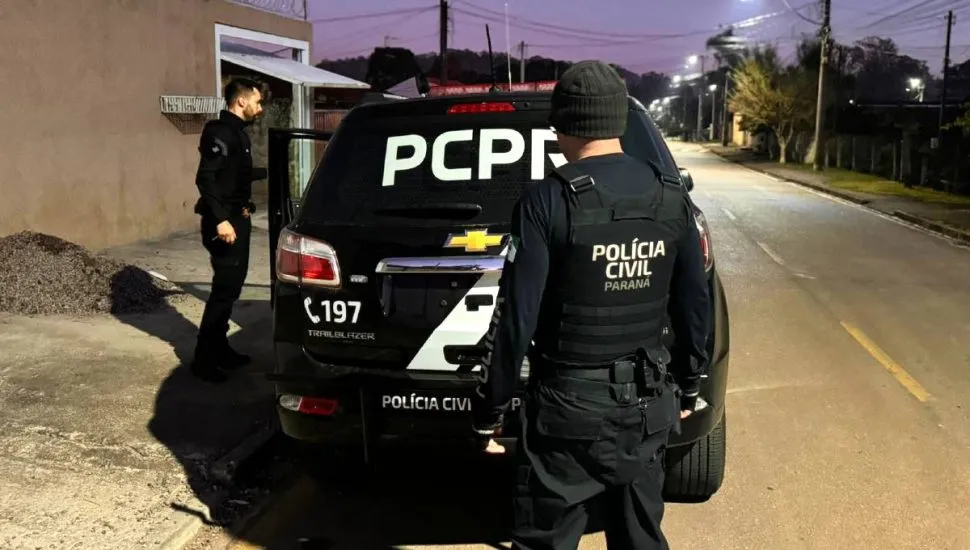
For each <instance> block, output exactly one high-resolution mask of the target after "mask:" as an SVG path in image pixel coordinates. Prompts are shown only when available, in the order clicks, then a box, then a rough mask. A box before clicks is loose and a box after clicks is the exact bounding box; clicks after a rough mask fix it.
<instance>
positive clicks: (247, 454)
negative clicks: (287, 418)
mask: <svg viewBox="0 0 970 550" xmlns="http://www.w3.org/2000/svg"><path fill="white" fill-rule="evenodd" d="M280 433H281V432H280V430H279V427H278V426H277V425H275V424H274V425H271V426H269V427H267V428H263V429H261V430H259V431H258V432H255V433H253V434H251V435H249V436H248V437H246V438H245V439H243V440H242V441H241V442H240V443H239V444H238V445H236V446H235V447H234V448H233V449H232V450H230V451H229V452H228V453H226V455H225V456H223V457H222V458H220V459H219V460H217V461H216V462H214V463H213V464H212V466H211V467H210V468H209V471H210V472H211V474H212V476H213V477H214V478H215V479H216V480H217V481H219V482H220V483H223V484H230V483H232V481H233V480H234V479H235V476H236V474H237V473H238V472H239V470H240V469H241V468H242V466H243V465H244V463H246V462H247V461H249V460H250V459H252V458H253V457H255V456H257V455H258V454H259V453H260V452H261V451H262V450H264V449H265V448H266V447H267V446H268V445H269V443H270V442H272V441H273V440H275V439H276V437H277V435H278V434H280ZM227 498H229V494H228V491H224V492H223V494H222V495H220V497H219V501H220V504H221V503H223V502H225V499H227ZM247 517H248V516H247ZM204 525H205V524H204V522H203V520H202V518H200V517H199V516H196V515H190V516H189V517H188V518H186V519H185V520H184V521H183V522H182V523H180V524H179V525H178V526H177V527H176V528H175V529H174V530H173V531H172V532H171V534H170V535H169V536H168V537H167V538H166V539H165V540H164V541H163V542H162V543H161V544H160V545H159V546H158V549H159V550H182V548H184V547H185V546H186V545H187V544H189V543H190V542H192V541H193V540H195V537H196V536H197V535H198V534H199V531H200V530H201V529H202V527H203V526H204Z"/></svg>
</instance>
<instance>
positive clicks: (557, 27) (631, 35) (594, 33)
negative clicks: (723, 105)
mask: <svg viewBox="0 0 970 550" xmlns="http://www.w3.org/2000/svg"><path fill="white" fill-rule="evenodd" d="M452 1H454V2H455V3H457V4H462V5H464V6H467V7H469V8H472V9H474V10H476V11H478V12H481V13H486V14H491V15H492V16H493V17H501V18H503V20H504V17H505V13H504V12H498V11H495V10H490V9H487V8H482V7H479V6H476V5H474V4H472V3H471V2H468V1H466V0H452ZM454 9H456V10H457V8H454ZM512 21H514V22H521V23H523V24H526V25H530V26H537V27H541V28H545V29H552V30H555V31H562V32H565V33H573V34H575V35H578V36H582V37H584V38H585V37H587V36H589V37H593V38H596V37H600V36H603V35H604V34H607V35H609V36H615V37H620V38H631V39H639V38H644V37H647V36H662V35H658V34H655V33H622V32H613V31H609V32H605V31H599V30H589V29H583V28H578V27H567V26H564V25H554V24H552V23H547V22H544V21H536V20H534V19H528V18H526V17H522V16H518V15H517V16H515V17H514V18H513V19H512ZM510 24H511V23H510Z"/></svg>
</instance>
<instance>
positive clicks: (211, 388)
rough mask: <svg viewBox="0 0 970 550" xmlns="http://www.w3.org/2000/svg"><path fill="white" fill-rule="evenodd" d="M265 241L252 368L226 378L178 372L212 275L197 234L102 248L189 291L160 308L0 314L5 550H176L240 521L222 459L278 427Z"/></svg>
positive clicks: (238, 327)
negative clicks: (223, 479)
mask: <svg viewBox="0 0 970 550" xmlns="http://www.w3.org/2000/svg"><path fill="white" fill-rule="evenodd" d="M260 225H263V224H260ZM267 239H268V237H267V233H266V231H265V230H262V229H259V228H257V229H254V231H253V237H252V253H251V260H250V271H249V274H250V275H249V279H248V280H247V284H246V288H245V289H244V290H243V294H242V297H241V299H240V301H239V302H238V303H237V307H236V309H235V311H234V316H233V325H232V331H231V336H230V340H231V342H232V345H233V346H234V347H236V348H237V349H239V350H240V351H242V352H244V353H248V354H250V355H252V356H253V364H252V365H250V366H248V367H246V368H245V369H243V370H242V372H239V373H236V374H234V375H233V377H232V379H230V381H229V382H227V383H225V384H222V385H209V384H205V383H202V382H199V381H197V380H195V379H194V378H193V377H192V376H191V375H190V374H189V373H188V372H187V369H186V368H183V367H182V365H184V364H187V363H188V361H190V360H191V356H192V351H193V346H194V339H195V334H196V329H197V326H198V321H199V319H200V318H201V314H202V308H203V306H204V299H205V298H206V296H207V294H208V287H209V280H210V277H211V271H210V266H209V262H208V257H207V255H206V252H205V250H204V249H203V247H202V246H201V243H200V242H199V236H198V234H197V232H195V231H191V232H187V233H185V234H181V235H175V236H172V237H170V238H167V239H164V240H159V241H154V242H143V243H138V244H134V245H129V246H125V247H120V248H115V249H112V250H108V251H105V252H104V253H105V254H106V255H108V256H110V257H113V258H118V259H122V260H124V261H125V262H127V263H131V264H134V265H137V266H139V267H142V268H144V269H146V270H150V271H153V272H156V273H158V274H161V275H162V276H164V277H165V278H167V279H169V280H170V281H172V282H174V283H176V284H178V285H179V286H180V287H181V288H183V289H184V290H185V291H186V293H187V294H188V296H184V295H183V296H178V297H174V298H172V299H171V301H170V302H169V305H168V306H167V307H166V308H163V310H162V311H160V312H157V313H151V314H139V315H130V314H129V315H117V316H111V315H97V316H93V317H85V318H81V319H69V318H65V317H61V316H49V317H24V316H15V315H6V314H4V315H0V403H3V406H2V407H0V479H3V484H2V485H3V489H2V490H0V518H3V520H4V521H3V522H0V524H2V526H0V547H2V548H103V549H113V548H118V549H126V550H130V549H137V548H158V547H159V546H160V545H161V546H162V547H173V548H175V547H179V546H180V543H181V542H184V541H185V540H187V538H188V537H191V536H192V534H193V533H194V532H195V531H196V529H197V528H198V527H200V526H201V525H202V521H203V520H204V518H206V517H217V518H219V519H221V520H224V521H229V520H232V519H234V517H235V514H236V513H238V512H239V511H240V507H241V506H243V505H244V504H245V503H243V502H239V501H236V500H233V501H229V500H227V498H226V497H227V495H228V492H227V491H226V488H225V487H224V486H223V485H221V483H220V479H219V477H218V476H217V475H213V466H214V465H216V464H218V463H219V462H220V459H222V458H223V457H225V456H226V455H227V454H228V453H230V451H231V450H233V449H238V448H239V446H240V445H241V444H244V443H247V442H251V441H252V438H253V435H254V434H256V435H259V434H264V433H267V432H271V431H272V430H273V428H274V426H275V423H276V417H275V411H274V409H273V403H272V392H273V389H272V385H271V384H269V383H267V382H266V381H265V380H264V379H263V377H262V376H261V373H263V372H266V371H268V370H269V369H270V368H271V365H272V360H273V358H272V349H271V345H270V335H271V329H272V320H271V316H270V308H269V303H268V301H269V254H268V246H267ZM232 498H233V499H239V498H240V496H239V495H238V494H233V495H232ZM241 500H252V499H251V498H248V496H246V495H244V496H243V497H242V499H241Z"/></svg>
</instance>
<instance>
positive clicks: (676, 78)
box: [674, 74, 681, 84]
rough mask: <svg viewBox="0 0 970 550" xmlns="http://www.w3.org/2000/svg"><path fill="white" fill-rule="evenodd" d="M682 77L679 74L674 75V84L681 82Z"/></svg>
mask: <svg viewBox="0 0 970 550" xmlns="http://www.w3.org/2000/svg"><path fill="white" fill-rule="evenodd" d="M680 80H681V77H680V75H679V74H675V75H674V84H680Z"/></svg>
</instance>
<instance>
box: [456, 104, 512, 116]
mask: <svg viewBox="0 0 970 550" xmlns="http://www.w3.org/2000/svg"><path fill="white" fill-rule="evenodd" d="M514 112H515V105H512V104H511V103H508V102H495V101H483V102H481V103H458V104H455V105H452V106H451V107H449V108H448V114H449V115H470V114H475V113H514Z"/></svg>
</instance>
